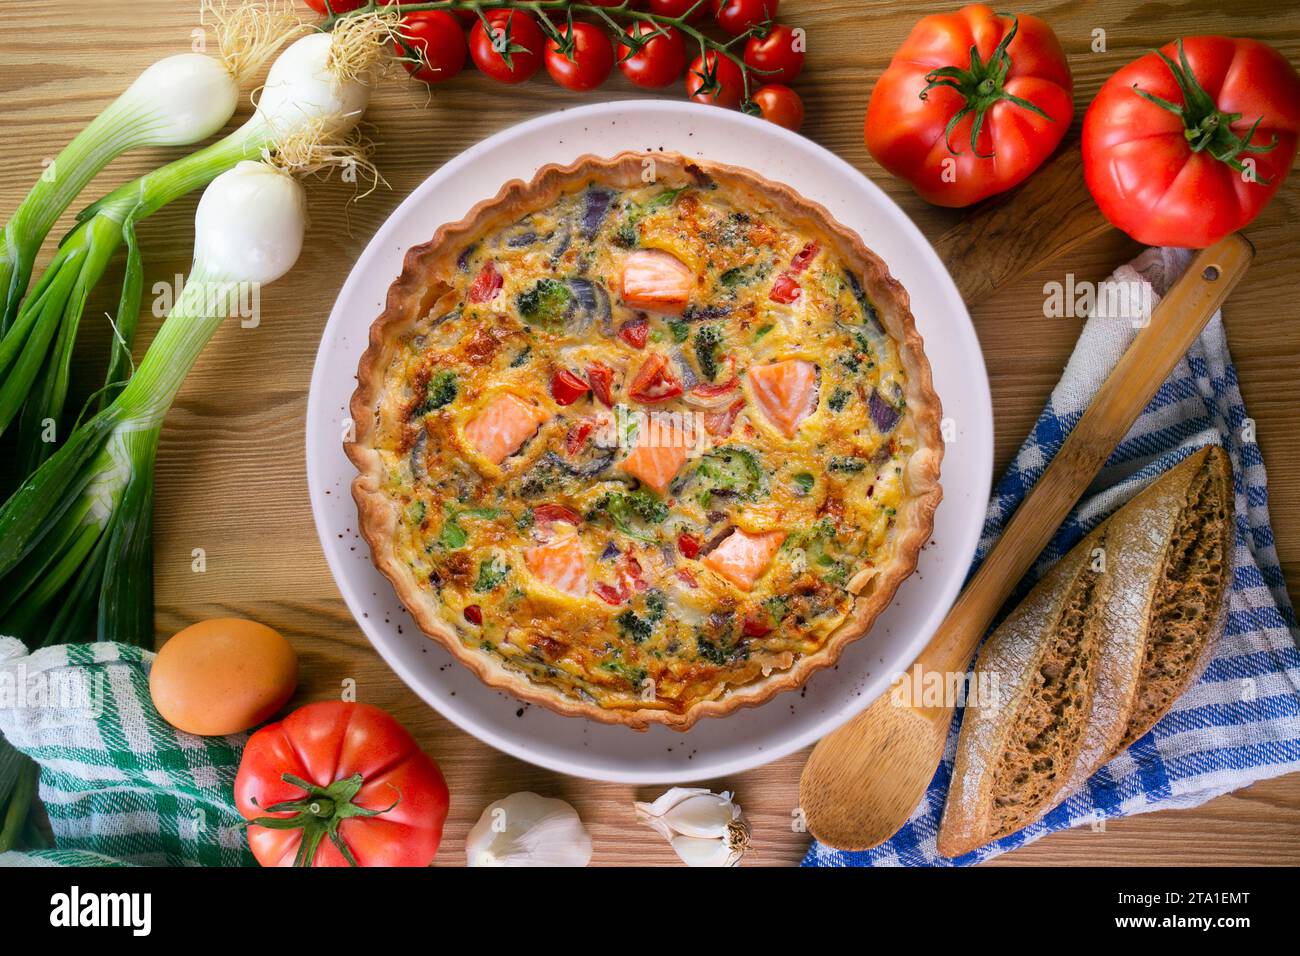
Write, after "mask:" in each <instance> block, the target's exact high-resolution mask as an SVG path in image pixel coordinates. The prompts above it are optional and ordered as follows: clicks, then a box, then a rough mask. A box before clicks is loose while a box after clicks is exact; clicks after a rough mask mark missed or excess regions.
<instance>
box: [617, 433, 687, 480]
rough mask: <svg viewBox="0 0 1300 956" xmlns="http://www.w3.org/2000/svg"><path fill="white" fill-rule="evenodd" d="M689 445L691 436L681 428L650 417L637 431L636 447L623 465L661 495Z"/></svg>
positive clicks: (678, 467) (678, 468)
mask: <svg viewBox="0 0 1300 956" xmlns="http://www.w3.org/2000/svg"><path fill="white" fill-rule="evenodd" d="M688 445H689V439H688V436H687V434H686V433H685V432H684V431H682V430H681V429H680V428H677V427H676V426H675V425H670V424H667V423H664V422H660V421H656V420H655V419H653V418H652V419H648V420H647V421H646V422H645V423H644V424H643V425H642V426H641V430H640V431H639V432H638V434H637V439H636V447H635V448H633V449H632V453H631V454H630V455H628V456H627V457H626V458H624V459H623V461H622V463H621V464H620V467H621V468H622V469H623V470H624V471H626V472H627V473H628V474H629V475H632V476H633V477H635V478H639V479H641V481H642V483H643V484H645V485H646V486H647V487H649V488H653V489H654V490H655V492H656V493H657V494H661V495H662V494H663V493H664V492H665V491H667V490H668V486H669V485H670V484H672V481H673V479H674V478H676V477H677V472H678V471H679V470H680V469H681V467H682V463H683V462H684V461H686V455H687V452H688V451H689V448H688Z"/></svg>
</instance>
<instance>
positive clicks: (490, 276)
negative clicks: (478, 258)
mask: <svg viewBox="0 0 1300 956" xmlns="http://www.w3.org/2000/svg"><path fill="white" fill-rule="evenodd" d="M502 284H503V280H502V278H501V273H499V272H497V269H496V263H494V262H493V261H492V260H491V259H489V260H488V261H487V262H485V263H483V268H482V269H480V270H479V274H478V275H477V276H475V277H474V282H473V284H471V285H470V287H469V294H468V295H467V296H466V298H467V299H468V300H469V301H470V302H471V303H473V304H475V305H478V304H481V303H483V302H490V301H492V300H493V299H495V298H496V297H497V293H498V292H500V291H501V286H502Z"/></svg>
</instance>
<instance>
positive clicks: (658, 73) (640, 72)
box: [618, 20, 687, 90]
mask: <svg viewBox="0 0 1300 956" xmlns="http://www.w3.org/2000/svg"><path fill="white" fill-rule="evenodd" d="M627 35H628V36H630V37H635V38H636V39H638V40H641V39H643V38H644V37H647V36H648V37H650V39H649V40H646V41H645V42H643V43H642V44H641V47H640V49H638V50H636V52H633V51H632V48H631V46H629V45H628V44H627V43H620V44H619V47H618V68H619V69H620V70H622V71H623V75H624V76H626V77H627V78H628V79H629V80H631V81H632V82H633V83H634V84H636V85H637V86H639V87H641V88H643V89H647V90H658V89H662V88H663V87H665V86H671V85H672V84H673V83H676V82H677V78H678V77H679V76H681V75H682V70H684V69H686V60H687V54H686V39H685V38H684V37H683V36H682V32H681V31H680V30H678V29H677V28H676V27H670V26H660V27H655V26H654V25H653V24H650V23H647V22H645V21H643V20H638V21H637V22H636V23H633V24H632V25H630V26H629V27H628V28H627Z"/></svg>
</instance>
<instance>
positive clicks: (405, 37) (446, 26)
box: [394, 10, 468, 83]
mask: <svg viewBox="0 0 1300 956" xmlns="http://www.w3.org/2000/svg"><path fill="white" fill-rule="evenodd" d="M394 42H395V45H396V47H397V53H398V55H399V56H400V57H401V58H402V66H404V67H406V69H407V72H409V73H410V74H411V75H412V76H413V77H415V78H416V79H417V80H423V81H424V82H425V83H444V82H446V81H447V80H450V79H451V78H452V77H453V76H455V75H456V74H457V73H459V72H460V71H461V70H462V69H463V68H464V66H465V56H466V54H467V52H468V50H467V48H466V46H465V31H464V30H462V29H461V26H460V21H459V20H457V19H456V18H455V17H453V16H452V15H451V14H450V13H447V12H446V11H444V10H424V11H417V12H415V13H408V14H407V15H406V16H404V17H402V20H401V22H400V23H399V24H398V26H397V37H396V39H395V41H394Z"/></svg>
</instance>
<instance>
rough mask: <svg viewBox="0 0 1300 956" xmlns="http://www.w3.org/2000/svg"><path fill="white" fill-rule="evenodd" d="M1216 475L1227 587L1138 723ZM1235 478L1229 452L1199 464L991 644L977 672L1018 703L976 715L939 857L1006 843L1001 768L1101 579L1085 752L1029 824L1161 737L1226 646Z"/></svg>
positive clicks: (961, 755)
mask: <svg viewBox="0 0 1300 956" xmlns="http://www.w3.org/2000/svg"><path fill="white" fill-rule="evenodd" d="M1207 469H1208V471H1209V477H1210V480H1211V481H1212V482H1214V483H1215V484H1216V485H1217V486H1218V487H1217V492H1218V494H1219V495H1220V498H1221V500H1222V501H1225V502H1227V503H1228V507H1227V518H1226V522H1225V523H1226V525H1227V527H1226V528H1225V529H1220V530H1221V532H1222V534H1223V538H1224V540H1225V542H1226V547H1225V553H1224V554H1223V555H1222V556H1221V559H1222V561H1223V572H1222V579H1221V581H1222V587H1221V588H1220V591H1219V593H1218V594H1216V595H1213V596H1212V599H1213V601H1214V602H1215V607H1214V608H1213V609H1212V613H1211V614H1210V615H1209V616H1208V618H1207V620H1206V621H1205V622H1204V626H1203V627H1201V628H1200V629H1199V631H1198V632H1197V635H1196V637H1197V639H1198V644H1197V646H1195V647H1194V648H1193V649H1192V654H1191V656H1192V658H1193V661H1194V663H1193V664H1192V665H1191V666H1189V667H1188V668H1186V670H1185V672H1184V673H1182V674H1181V675H1180V680H1179V681H1178V683H1177V685H1176V686H1175V687H1173V688H1172V689H1171V696H1169V701H1168V705H1166V706H1164V707H1163V708H1162V709H1159V710H1158V711H1157V712H1154V713H1152V714H1150V715H1148V719H1146V720H1143V721H1140V722H1138V725H1137V726H1134V715H1135V711H1136V709H1137V701H1138V698H1139V695H1140V693H1141V691H1142V685H1141V678H1142V673H1143V661H1144V657H1145V655H1146V653H1147V650H1148V644H1149V642H1150V641H1151V639H1152V631H1153V628H1154V626H1155V621H1156V599H1157V592H1158V589H1159V587H1160V585H1161V583H1162V582H1163V581H1164V579H1165V575H1166V572H1167V567H1168V563H1169V560H1170V551H1171V548H1172V542H1173V538H1174V535H1175V531H1176V528H1177V527H1178V524H1179V522H1180V520H1181V519H1182V517H1183V515H1184V513H1185V511H1186V509H1187V508H1188V507H1190V504H1191V501H1190V498H1191V493H1192V489H1193V487H1194V484H1195V482H1196V481H1197V479H1198V478H1199V476H1200V475H1201V474H1202V473H1203V472H1205V471H1206V470H1207ZM1231 474H1232V472H1231V466H1230V464H1229V462H1228V457H1227V454H1226V453H1225V452H1224V451H1223V449H1222V448H1219V447H1218V446H1209V447H1206V448H1203V449H1201V450H1200V451H1197V452H1195V453H1193V454H1192V455H1190V456H1188V457H1187V458H1186V459H1184V460H1183V461H1182V462H1180V463H1179V464H1177V465H1175V466H1174V467H1173V468H1171V469H1170V470H1169V471H1168V472H1166V473H1165V474H1164V475H1162V476H1160V478H1158V479H1157V480H1156V481H1155V482H1153V483H1152V484H1151V485H1150V486H1149V487H1147V488H1145V489H1144V490H1143V491H1142V492H1140V493H1139V494H1138V495H1137V496H1136V497H1134V498H1133V499H1132V500H1131V501H1129V502H1128V503H1126V504H1125V505H1124V506H1123V508H1121V509H1120V510H1119V511H1117V512H1116V513H1115V514H1113V515H1112V516H1111V517H1110V518H1108V519H1107V520H1106V521H1105V522H1104V523H1102V524H1101V525H1099V526H1098V527H1097V528H1095V529H1094V530H1093V531H1092V533H1091V534H1089V535H1088V536H1087V537H1086V538H1084V539H1083V541H1081V542H1080V543H1079V544H1077V545H1076V546H1075V547H1074V548H1072V549H1071V550H1070V552H1069V554H1067V555H1066V556H1065V557H1064V558H1062V559H1061V561H1060V563H1059V564H1057V566H1056V567H1054V568H1053V569H1052V570H1051V571H1050V572H1048V574H1047V575H1046V576H1045V577H1044V578H1043V579H1042V580H1041V581H1039V582H1038V584H1037V585H1036V586H1035V587H1034V589H1033V590H1032V591H1031V592H1030V593H1029V595H1028V596H1027V597H1026V598H1025V600H1024V601H1023V602H1022V603H1021V604H1020V605H1019V607H1017V608H1016V609H1015V610H1014V611H1012V613H1011V614H1010V615H1009V616H1008V617H1007V619H1006V620H1005V621H1004V622H1003V623H1002V624H1001V625H1000V626H999V627H998V629H997V630H996V631H995V632H994V634H993V635H992V636H990V637H989V639H988V641H987V643H986V644H985V646H984V648H983V649H982V650H981V652H980V657H979V660H978V662H977V665H976V671H977V672H981V671H994V672H997V673H998V674H999V676H1000V679H1001V681H1002V682H1005V683H1009V684H1010V685H1011V686H1010V689H1011V690H1012V691H1013V694H1012V695H1011V696H1010V699H1005V698H1004V699H1003V700H1001V701H1000V702H999V703H1000V707H999V708H998V709H996V710H994V711H993V712H991V713H985V712H984V711H983V710H982V709H981V708H972V707H968V708H967V710H966V714H965V716H964V718H963V721H962V727H961V734H960V737H959V740H958V744H957V755H956V760H955V764H954V767H953V780H952V784H951V786H950V788H949V791H948V800H947V803H946V805H945V807H944V815H943V821H942V824H941V827H940V830H939V836H938V848H939V852H941V853H943V854H944V855H945V856H960V855H962V854H964V853H968V852H970V851H971V850H974V849H976V848H978V847H980V846H983V845H984V844H985V843H988V842H989V841H990V840H993V839H996V838H998V837H1000V836H1004V835H1005V833H1003V832H995V828H994V827H993V826H992V823H991V817H992V805H993V801H994V800H995V799H996V798H997V797H998V795H997V794H995V793H993V777H994V771H995V770H996V768H997V763H998V760H999V758H1000V756H1001V754H1002V752H1003V750H1004V748H1005V747H1006V744H1007V740H1008V737H1009V735H1010V733H1011V730H1012V726H1013V724H1014V720H1015V717H1016V715H1017V713H1018V711H1019V709H1020V706H1021V703H1022V702H1023V700H1024V699H1025V697H1026V693H1027V682H1028V681H1029V679H1030V677H1032V675H1033V673H1034V671H1035V667H1036V664H1037V661H1038V660H1039V658H1040V657H1041V655H1042V652H1043V647H1044V645H1045V644H1046V642H1047V640H1048V639H1050V637H1051V635H1052V631H1053V629H1054V628H1055V626H1056V623H1057V621H1058V620H1059V618H1060V612H1061V610H1062V608H1063V606H1065V604H1066V603H1067V602H1068V600H1069V597H1070V595H1071V594H1072V593H1073V592H1074V590H1075V588H1076V587H1077V586H1078V584H1079V581H1080V579H1081V576H1082V575H1095V578H1096V580H1095V584H1094V588H1095V590H1094V594H1093V600H1092V602H1091V604H1092V608H1093V612H1092V615H1091V616H1092V617H1093V618H1094V620H1092V621H1091V622H1090V626H1091V627H1093V628H1095V629H1096V631H1097V632H1099V634H1100V647H1099V654H1098V655H1097V656H1096V657H1095V659H1094V667H1093V668H1092V676H1091V679H1090V682H1091V686H1090V687H1089V688H1088V689H1087V703H1086V706H1085V708H1084V712H1085V718H1084V723H1083V727H1082V734H1081V736H1080V737H1079V739H1078V742H1077V744H1075V745H1074V756H1073V758H1072V760H1071V761H1070V763H1069V764H1068V765H1067V766H1066V767H1064V768H1061V770H1060V771H1059V783H1058V784H1056V785H1055V786H1054V787H1053V788H1052V789H1051V791H1050V792H1049V794H1048V795H1047V796H1045V797H1044V798H1043V799H1042V800H1041V803H1040V804H1039V805H1038V808H1037V812H1036V813H1034V814H1033V815H1032V816H1031V817H1030V819H1028V820H1026V821H1025V824H1026V825H1027V824H1028V823H1030V822H1033V820H1036V819H1039V818H1040V817H1041V816H1042V815H1043V814H1044V813H1046V812H1047V811H1048V810H1050V809H1051V808H1052V807H1054V806H1056V804H1057V803H1059V802H1060V800H1061V799H1062V798H1064V797H1065V796H1066V795H1068V794H1070V793H1073V792H1074V791H1075V790H1077V789H1078V788H1079V787H1081V786H1082V785H1083V784H1084V783H1085V782H1086V781H1087V779H1088V778H1089V777H1091V776H1092V774H1093V773H1095V772H1096V771H1097V769H1099V768H1100V767H1101V766H1102V765H1104V764H1105V763H1107V762H1109V761H1110V760H1111V759H1112V758H1114V757H1115V756H1116V755H1117V754H1118V753H1119V752H1121V751H1122V750H1123V749H1124V748H1126V747H1128V746H1129V745H1130V744H1131V743H1132V742H1133V741H1134V740H1135V739H1137V737H1139V736H1141V735H1142V734H1144V733H1146V732H1147V731H1148V730H1150V729H1151V727H1152V726H1153V725H1154V724H1155V723H1156V721H1157V720H1159V718H1160V717H1161V716H1163V715H1164V713H1165V712H1167V710H1168V706H1169V705H1172V703H1173V701H1174V700H1176V699H1177V698H1178V697H1179V696H1181V695H1182V694H1183V692H1185V691H1186V690H1187V688H1188V687H1189V686H1190V685H1191V684H1192V682H1193V681H1194V680H1195V679H1196V677H1197V676H1198V675H1199V673H1200V672H1201V670H1202V669H1203V667H1204V666H1205V662H1206V660H1207V659H1208V657H1209V650H1210V648H1211V647H1212V646H1213V643H1214V639H1215V637H1217V635H1218V634H1219V633H1221V632H1222V630H1223V624H1224V619H1225V616H1226V613H1227V603H1228V602H1227V600H1226V593H1227V582H1228V581H1229V580H1230V579H1231V573H1232V547H1231V530H1232V529H1231V525H1232V507H1231V503H1232V500H1233V499H1232V482H1231ZM1097 549H1100V557H1101V558H1102V560H1103V561H1104V564H1103V565H1101V566H1100V567H1098V566H1097V565H1096V564H1095V562H1096V560H1097V557H1096V556H1097V553H1098V552H1097ZM1006 832H1013V831H1010V830H1008V831H1006Z"/></svg>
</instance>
